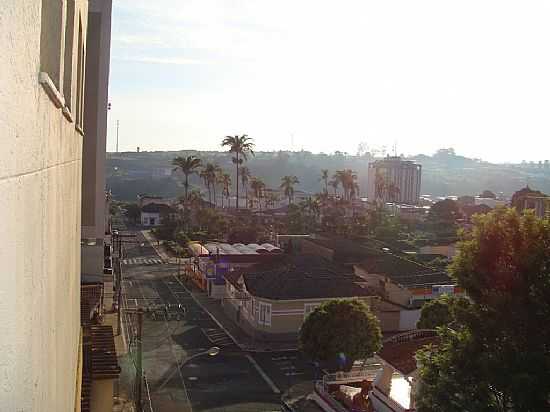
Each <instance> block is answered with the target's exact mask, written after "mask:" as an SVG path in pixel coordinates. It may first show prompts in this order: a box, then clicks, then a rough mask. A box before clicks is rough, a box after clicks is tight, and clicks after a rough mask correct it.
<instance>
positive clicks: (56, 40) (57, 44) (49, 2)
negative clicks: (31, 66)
mask: <svg viewBox="0 0 550 412" xmlns="http://www.w3.org/2000/svg"><path fill="white" fill-rule="evenodd" d="M64 7H65V2H64V1H61V0H42V10H41V16H40V21H41V26H40V71H41V72H43V73H46V74H47V75H48V76H49V77H50V80H51V81H52V83H53V85H54V86H55V87H56V88H57V91H58V92H59V91H61V87H60V86H61V76H62V75H61V73H62V72H61V70H62V65H61V62H62V55H63V52H62V50H63V33H64V31H63V14H64Z"/></svg>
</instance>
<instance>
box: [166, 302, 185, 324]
mask: <svg viewBox="0 0 550 412" xmlns="http://www.w3.org/2000/svg"><path fill="white" fill-rule="evenodd" d="M184 315H185V307H184V306H183V305H182V304H181V303H169V304H167V305H166V320H181V319H182V318H183V316H184Z"/></svg>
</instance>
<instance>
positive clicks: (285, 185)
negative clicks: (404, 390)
mask: <svg viewBox="0 0 550 412" xmlns="http://www.w3.org/2000/svg"><path fill="white" fill-rule="evenodd" d="M298 183H300V181H299V180H298V178H297V177H296V176H283V177H282V178H281V186H279V187H280V188H281V189H283V191H284V193H285V196H286V197H288V204H291V203H292V200H293V199H294V185H296V184H298Z"/></svg>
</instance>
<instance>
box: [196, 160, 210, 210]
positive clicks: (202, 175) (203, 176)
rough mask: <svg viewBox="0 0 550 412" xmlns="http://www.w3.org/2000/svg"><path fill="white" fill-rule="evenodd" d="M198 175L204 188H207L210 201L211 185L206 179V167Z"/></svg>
mask: <svg viewBox="0 0 550 412" xmlns="http://www.w3.org/2000/svg"><path fill="white" fill-rule="evenodd" d="M199 176H200V178H201V179H202V181H203V183H204V185H205V186H206V188H207V189H208V201H209V202H210V203H212V186H211V184H210V180H208V172H207V170H206V167H205V168H204V169H202V170H201V171H200V172H199Z"/></svg>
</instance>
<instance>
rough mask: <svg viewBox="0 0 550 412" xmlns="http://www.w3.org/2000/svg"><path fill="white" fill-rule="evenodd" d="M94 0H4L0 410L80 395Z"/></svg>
mask: <svg viewBox="0 0 550 412" xmlns="http://www.w3.org/2000/svg"><path fill="white" fill-rule="evenodd" d="M87 4H88V2H87V1H85V0H76V1H74V0H63V1H61V0H17V1H8V2H3V5H2V7H1V8H0V44H2V59H0V107H1V108H2V110H0V191H1V193H2V196H1V197H0V215H1V216H2V217H3V219H2V223H0V261H1V262H2V269H0V274H1V279H2V282H1V283H0V353H1V359H2V361H1V363H2V367H1V370H2V373H1V374H0V387H1V388H2V390H0V405H1V406H0V409H1V410H6V411H73V410H75V407H76V405H77V404H78V403H79V399H78V397H79V392H78V388H77V386H78V384H77V382H78V379H77V369H78V364H79V339H80V317H79V312H80V306H79V302H80V220H81V211H80V201H81V167H82V160H81V153H82V141H83V135H82V126H84V128H85V125H78V124H77V123H76V113H77V112H78V110H82V106H81V102H80V103H79V102H77V100H76V96H77V91H79V90H81V88H82V87H83V80H84V79H82V78H81V79H80V84H78V83H77V82H76V80H75V79H76V78H77V77H78V76H76V72H77V68H76V60H77V58H76V56H77V55H78V54H79V53H80V54H81V55H84V54H85V51H84V50H83V48H82V47H83V45H84V41H85V36H86V23H87ZM68 5H71V6H72V10H68ZM68 16H69V17H68ZM73 17H74V20H72V19H73ZM78 27H80V29H81V41H80V42H79V41H78V29H76V30H75V28H78ZM66 45H68V47H72V50H66V49H65V47H66ZM79 46H80V49H78V47H79ZM67 82H70V83H69V84H68V83H67ZM79 93H82V92H81V91H79ZM79 104H80V105H79Z"/></svg>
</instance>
